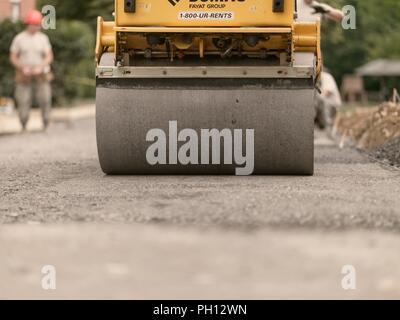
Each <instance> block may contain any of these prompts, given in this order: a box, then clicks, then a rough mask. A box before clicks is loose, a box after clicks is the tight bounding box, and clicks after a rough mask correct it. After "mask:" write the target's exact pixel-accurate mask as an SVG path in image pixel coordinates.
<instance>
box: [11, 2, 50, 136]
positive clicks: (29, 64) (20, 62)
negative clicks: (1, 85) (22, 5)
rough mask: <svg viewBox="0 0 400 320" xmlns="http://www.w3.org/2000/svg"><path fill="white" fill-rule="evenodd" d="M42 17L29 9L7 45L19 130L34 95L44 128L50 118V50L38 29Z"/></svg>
mask: <svg viewBox="0 0 400 320" xmlns="http://www.w3.org/2000/svg"><path fill="white" fill-rule="evenodd" d="M42 19H43V16H42V14H41V13H40V12H39V11H36V10H33V11H31V12H29V13H28V14H27V16H26V19H25V24H26V29H25V30H24V31H23V32H21V33H20V34H18V35H17V36H16V37H15V38H14V40H13V42H12V45H11V48H10V61H11V63H12V65H13V66H14V68H15V70H16V76H15V81H16V86H15V100H16V103H17V107H18V111H19V117H20V121H21V125H22V128H23V131H25V130H26V125H27V123H28V120H29V114H30V110H31V107H32V104H33V101H34V98H36V102H37V104H38V106H39V107H40V109H41V111H42V118H43V128H44V130H46V129H47V127H48V125H49V121H50V111H51V86H50V81H51V71H50V65H51V63H52V62H53V51H52V47H51V44H50V41H49V38H48V37H47V36H46V35H45V34H44V33H42V32H41V26H42Z"/></svg>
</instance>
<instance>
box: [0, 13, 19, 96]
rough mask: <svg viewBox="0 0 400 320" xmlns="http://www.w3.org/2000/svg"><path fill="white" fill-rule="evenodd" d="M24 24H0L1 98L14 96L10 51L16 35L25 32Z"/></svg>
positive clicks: (6, 21) (4, 22)
mask: <svg viewBox="0 0 400 320" xmlns="http://www.w3.org/2000/svg"><path fill="white" fill-rule="evenodd" d="M23 28H24V27H23V25H22V23H17V24H16V23H12V22H11V21H10V20H5V21H3V22H2V23H0V96H12V94H13V90H14V81H13V80H14V70H13V68H12V67H11V64H10V62H9V50H10V46H11V42H12V40H13V38H14V35H16V34H17V33H19V32H20V31H22V30H23Z"/></svg>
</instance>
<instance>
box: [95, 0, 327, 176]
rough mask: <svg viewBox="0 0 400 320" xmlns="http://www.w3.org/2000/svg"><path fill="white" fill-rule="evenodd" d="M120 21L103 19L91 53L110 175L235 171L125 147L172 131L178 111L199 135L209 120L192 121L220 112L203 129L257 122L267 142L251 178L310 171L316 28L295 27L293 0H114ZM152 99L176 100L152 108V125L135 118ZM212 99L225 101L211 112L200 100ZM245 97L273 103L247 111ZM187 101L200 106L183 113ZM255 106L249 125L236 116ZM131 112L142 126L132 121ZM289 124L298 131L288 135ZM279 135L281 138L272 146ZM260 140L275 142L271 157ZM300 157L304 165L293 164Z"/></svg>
mask: <svg viewBox="0 0 400 320" xmlns="http://www.w3.org/2000/svg"><path fill="white" fill-rule="evenodd" d="M216 4H218V6H216ZM196 5H199V6H196ZM114 17H115V21H104V20H103V18H101V17H99V18H98V22H97V42H96V51H95V54H96V61H97V64H98V66H97V69H96V78H97V113H98V115H97V138H98V146H99V156H100V162H101V165H102V168H103V171H104V172H106V173H109V174H207V173H211V174H233V173H234V167H232V166H222V165H221V166H215V165H214V166H213V167H211V166H210V167H206V166H197V167H196V166H190V165H189V166H187V165H186V166H179V165H176V166H168V168H164V167H161V168H160V167H155V166H149V165H148V164H147V163H145V159H144V156H143V155H144V154H145V151H146V149H145V148H146V144H145V142H146V141H143V143H142V142H140V143H139V142H138V141H135V142H128V140H129V139H136V138H137V137H138V136H139V137H140V136H141V138H143V139H144V137H145V134H146V130H149V129H151V128H152V126H153V127H157V128H158V127H162V126H167V125H168V122H169V121H173V120H178V118H179V114H181V113H182V112H183V113H187V114H189V113H190V114H192V115H191V116H189V117H186V118H185V119H183V118H182V120H181V121H180V122H181V124H182V125H184V126H187V127H188V128H193V129H194V130H198V131H199V130H201V128H202V127H204V126H206V125H207V119H204V120H203V119H202V120H201V121H200V123H196V117H197V118H202V117H199V114H201V113H202V112H217V113H218V112H221V115H220V116H219V117H218V119H217V120H215V116H213V117H211V118H213V119H214V120H213V121H210V123H209V125H208V126H206V128H208V127H210V126H214V127H215V128H219V129H221V130H222V129H223V128H225V127H227V128H232V129H234V128H236V126H238V125H239V124H240V125H242V126H245V127H252V126H254V127H256V128H257V130H258V132H259V133H260V136H261V138H260V137H259V140H261V139H265V141H264V142H262V141H261V142H260V141H258V143H256V152H257V153H259V154H262V157H261V158H259V159H258V160H259V161H257V163H256V165H255V170H254V173H255V174H312V173H313V146H312V145H311V144H312V143H313V141H312V140H313V113H314V110H313V105H312V104H313V98H314V93H315V84H316V82H317V80H318V78H319V76H320V73H321V51H320V24H319V22H315V23H302V22H296V6H295V1H294V0H277V1H276V0H245V1H221V2H219V1H208V2H207V1H206V2H205V1H189V0H181V1H176V0H174V1H172V0H171V1H170V0H146V1H141V0H138V1H133V0H116V1H115V13H114ZM218 17H222V18H221V19H218ZM224 17H225V18H224ZM154 94H155V95H159V98H160V99H170V100H176V102H173V101H171V102H170V104H169V105H168V104H165V103H164V102H163V103H160V105H159V106H156V107H154V106H152V107H151V108H149V109H151V110H152V111H154V112H155V113H156V114H155V115H153V117H154V118H155V119H158V121H160V123H159V125H158V126H157V121H148V122H149V123H148V127H146V126H143V121H144V122H146V121H147V120H148V119H147V118H146V119H144V118H143V117H140V116H139V115H140V113H143V114H144V113H146V112H148V109H146V106H147V105H148V104H153V105H154V104H157V100H154V98H153V97H152V95H154ZM206 95H211V96H213V97H214V100H211V101H209V103H212V102H213V101H219V103H220V104H227V105H224V106H223V107H222V106H221V108H220V109H218V108H216V109H213V108H209V107H208V106H206V105H205V104H204V101H206V100H207V98H206ZM224 95H228V96H232V97H233V96H235V97H236V98H235V99H231V98H228V97H225V96H224ZM253 96H257V97H255V98H254V97H253ZM289 96H290V98H289ZM243 97H246V99H248V101H252V102H251V103H253V104H257V105H259V104H262V103H263V101H267V102H268V103H271V106H270V108H259V107H257V108H256V107H254V108H252V107H251V106H250V107H248V106H245V105H242V103H245V102H242V101H243ZM202 100H204V101H202ZM280 100H281V102H282V107H281V108H279V106H278V104H279V103H281V102H280ZM193 101H195V102H193ZM237 101H240V102H237ZM272 101H274V102H273V103H274V105H273V106H272ZM132 103H133V105H132ZM183 103H185V104H193V103H195V104H197V106H193V109H190V108H187V109H185V108H184V107H183V106H182V105H181V104H183ZM172 104H175V105H174V106H171V105H172ZM235 104H239V105H240V106H241V110H242V111H237V110H236V111H232V115H231V116H232V117H233V118H235V119H225V118H226V117H225V116H224V114H226V113H227V112H229V106H228V105H231V107H232V109H233V108H235V107H237V106H235ZM127 105H129V107H128V106H127ZM161 108H163V109H161ZM127 109H128V110H127ZM189 109H190V110H189ZM217 109H218V110H217ZM244 110H246V111H244ZM252 110H254V111H255V110H258V111H257V112H258V115H255V116H254V118H252V119H250V118H249V121H248V122H246V121H243V122H242V121H240V120H238V118H239V119H240V117H241V115H240V112H252ZM283 110H284V111H283ZM129 112H130V113H129ZM282 112H283V113H282ZM157 113H158V114H157ZM194 113H197V115H196V114H194ZM131 114H136V116H137V118H140V119H141V120H140V121H141V123H140V124H139V123H135V119H136V118H134V117H132V116H131ZM276 114H280V117H281V118H277V116H276ZM285 114H286V116H285ZM147 116H148V117H150V115H147ZM243 117H244V118H246V115H243ZM128 118H129V119H130V120H129V121H128V120H127V119H128ZM259 118H264V119H265V126H267V125H268V123H269V128H268V129H267V128H265V129H263V124H262V121H261V122H260V121H259ZM267 118H268V119H269V120H268V119H267ZM283 118H286V122H285V119H283ZM190 119H193V121H191V120H190ZM271 119H275V124H274V123H271V122H270V121H271ZM261 120H262V119H261ZM127 121H128V122H127ZM252 121H253V122H256V123H254V125H253V124H252ZM192 122H193V123H192ZM294 122H297V124H296V123H294ZM278 124H279V125H281V126H283V128H281V129H280V128H279V127H278ZM285 126H286V127H287V128H290V127H292V128H293V127H296V126H297V129H293V131H290V130H288V129H287V128H286V129H285V128H284V127H285ZM132 127H135V128H137V129H136V130H132ZM123 128H125V129H126V130H125V132H124V133H122V131H124V129H123ZM243 129H245V128H243ZM263 130H265V132H263ZM278 131H281V132H278ZM116 132H117V133H116ZM118 132H119V133H118ZM256 133H257V132H256ZM132 135H133V136H135V137H131V136H132ZM274 138H278V139H281V140H282V141H277V142H276V141H275V142H271V141H268V139H274ZM263 143H265V144H266V145H271V148H270V150H269V152H270V156H268V152H266V150H265V148H264V149H263V147H262V145H263ZM257 146H258V148H259V150H257ZM267 149H268V148H267ZM311 149H312V150H311ZM267 151H268V150H267ZM141 157H142V158H141ZM268 157H269V158H268ZM266 158H268V159H266ZM256 159H257V157H256ZM135 161H136V162H135ZM296 161H297V162H302V163H300V164H299V165H296ZM262 162H263V163H262Z"/></svg>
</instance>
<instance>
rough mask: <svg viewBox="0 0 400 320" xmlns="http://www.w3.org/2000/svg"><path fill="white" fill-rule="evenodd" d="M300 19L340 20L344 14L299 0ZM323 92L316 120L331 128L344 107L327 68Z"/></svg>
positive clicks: (305, 0) (322, 83) (318, 102)
mask: <svg viewBox="0 0 400 320" xmlns="http://www.w3.org/2000/svg"><path fill="white" fill-rule="evenodd" d="M297 14H298V18H297V20H298V21H302V22H315V21H321V18H327V19H329V20H333V21H337V22H340V21H342V19H343V18H344V14H343V12H342V11H340V10H339V9H335V8H333V7H331V6H329V5H327V4H324V3H320V2H317V1H314V0H297ZM319 86H320V90H321V93H320V94H317V96H316V99H315V113H316V115H315V122H316V124H317V125H318V127H319V128H320V129H327V128H331V127H332V126H333V124H334V121H335V118H336V114H337V112H338V111H339V109H340V108H341V107H342V98H341V96H340V92H339V89H338V86H337V84H336V80H335V79H334V78H333V76H332V75H331V74H330V73H328V72H327V70H326V69H325V70H324V71H323V72H322V74H321V79H320V84H319Z"/></svg>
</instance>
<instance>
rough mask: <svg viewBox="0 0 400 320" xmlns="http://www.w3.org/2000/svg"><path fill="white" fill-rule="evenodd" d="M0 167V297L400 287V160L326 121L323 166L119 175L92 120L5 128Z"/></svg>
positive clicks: (251, 294)
mask: <svg viewBox="0 0 400 320" xmlns="http://www.w3.org/2000/svg"><path fill="white" fill-rule="evenodd" d="M0 168H1V180H0V261H2V264H0V298H1V297H6V298H8V297H28V298H32V297H33V298H60V297H67V298H88V297H90V298H105V297H106V298H137V297H139V298H242V297H243V298H271V297H279V298H296V297H303V298H330V297H333V298H354V297H357V298H359V297H367V298H370V297H378V298H381V297H385V298H393V297H400V275H399V273H398V270H400V257H399V255H398V252H399V246H400V235H399V232H400V197H399V194H400V171H398V170H395V169H393V170H389V169H387V168H385V167H381V166H379V165H378V164H375V163H371V162H370V161H369V160H368V159H367V158H366V157H364V156H362V155H360V154H359V153H358V152H356V151H354V150H352V149H345V150H339V149H338V148H337V147H336V146H335V145H334V144H333V143H332V142H331V141H330V140H329V139H327V138H326V137H325V135H324V134H323V133H321V132H317V133H316V174H315V176H314V177H206V176H203V177H145V176H130V177H108V176H105V175H104V174H103V173H102V172H101V170H100V168H99V165H98V161H97V154H96V143H95V134H94V121H93V120H83V121H78V122H76V123H75V124H74V126H72V127H65V126H64V125H62V124H58V125H55V126H53V127H52V128H51V130H50V131H49V132H48V133H46V134H43V133H35V134H25V135H16V136H3V137H0ZM46 264H51V265H55V266H57V275H58V277H59V278H58V279H59V282H58V287H57V291H56V292H44V291H43V290H42V289H41V287H40V277H41V274H40V270H41V267H42V266H43V265H46ZM347 264H351V265H354V266H355V267H356V268H357V272H359V276H360V279H359V289H358V291H355V292H347V291H344V290H342V289H341V286H340V282H341V278H342V275H341V268H342V266H343V265H347Z"/></svg>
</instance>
